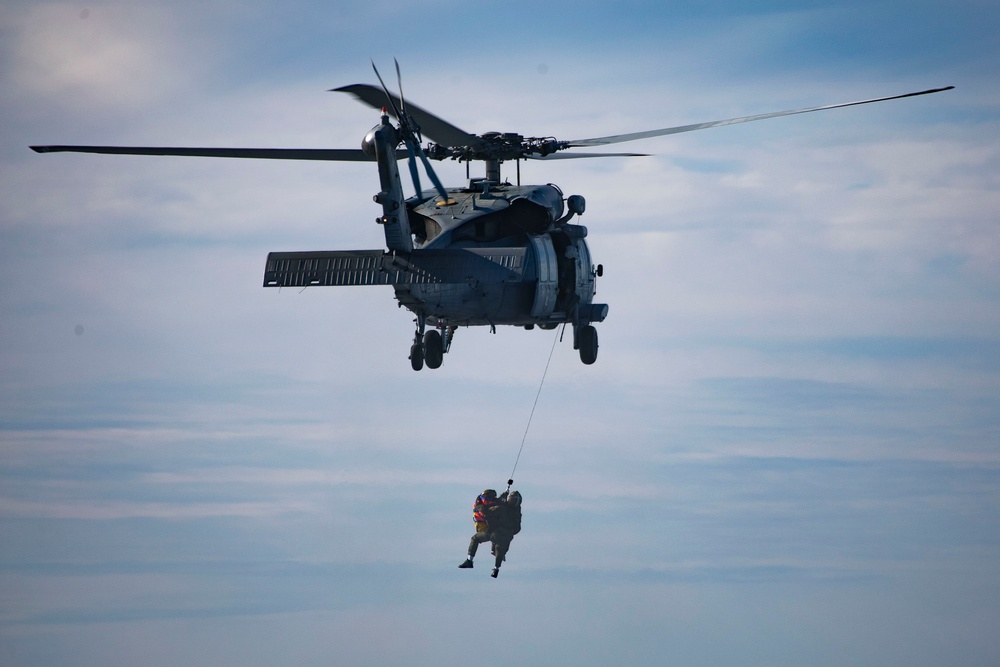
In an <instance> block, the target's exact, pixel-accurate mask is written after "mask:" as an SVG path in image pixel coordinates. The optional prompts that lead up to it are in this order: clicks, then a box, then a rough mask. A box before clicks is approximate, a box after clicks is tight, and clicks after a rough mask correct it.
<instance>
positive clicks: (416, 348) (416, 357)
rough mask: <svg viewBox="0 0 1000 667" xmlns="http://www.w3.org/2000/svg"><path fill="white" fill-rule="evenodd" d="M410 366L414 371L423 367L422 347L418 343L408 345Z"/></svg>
mask: <svg viewBox="0 0 1000 667" xmlns="http://www.w3.org/2000/svg"><path fill="white" fill-rule="evenodd" d="M410 366H411V367H412V368H413V370H415V371H419V370H420V369H421V368H423V367H424V347H423V345H421V344H420V343H414V344H413V345H411V346H410Z"/></svg>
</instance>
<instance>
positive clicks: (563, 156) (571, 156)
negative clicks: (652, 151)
mask: <svg viewBox="0 0 1000 667" xmlns="http://www.w3.org/2000/svg"><path fill="white" fill-rule="evenodd" d="M586 157H649V153H549V154H548V155H532V154H530V153H527V154H525V156H524V159H525V160H575V159H576V158H586Z"/></svg>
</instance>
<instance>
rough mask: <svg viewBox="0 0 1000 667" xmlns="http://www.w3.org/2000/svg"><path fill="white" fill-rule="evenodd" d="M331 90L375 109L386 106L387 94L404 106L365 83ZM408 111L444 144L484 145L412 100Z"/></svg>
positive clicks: (472, 146)
mask: <svg viewBox="0 0 1000 667" xmlns="http://www.w3.org/2000/svg"><path fill="white" fill-rule="evenodd" d="M330 92H338V93H349V94H351V95H353V96H354V97H355V98H356V99H358V100H360V101H361V102H363V103H364V104H367V105H368V106H370V107H372V108H373V109H381V108H383V107H384V106H385V104H384V102H385V96H386V95H389V99H390V100H391V101H392V105H394V106H395V107H396V108H401V107H402V100H400V99H399V98H398V97H396V96H395V95H393V94H392V93H389V92H388V91H383V90H382V89H380V88H376V87H375V86H369V85H368V84H365V83H355V84H352V85H350V86H341V87H340V88H334V89H332V90H331V91H330ZM406 113H407V114H409V115H410V116H412V117H413V119H414V120H415V121H417V125H419V126H420V132H421V133H422V134H423V135H425V136H427V137H429V138H430V139H431V140H432V141H434V142H436V143H438V144H441V145H442V146H469V147H471V148H480V147H482V146H483V141H482V140H481V139H480V138H479V137H477V136H476V135H474V134H470V133H468V132H466V131H465V130H462V129H460V128H457V127H455V126H454V125H452V124H451V123H449V122H448V121H446V120H444V119H442V118H439V117H438V116H435V115H434V114H432V113H431V112H429V111H426V110H425V109H421V108H420V107H418V106H417V105H416V104H413V103H412V102H407V104H406ZM397 118H398V116H397Z"/></svg>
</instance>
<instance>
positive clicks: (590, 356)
mask: <svg viewBox="0 0 1000 667" xmlns="http://www.w3.org/2000/svg"><path fill="white" fill-rule="evenodd" d="M577 346H578V347H579V348H580V361H582V362H583V363H585V364H587V365H588V366H589V365H590V364H592V363H594V362H595V361H597V329H595V328H594V327H592V326H591V325H589V324H587V325H584V326H582V327H580V331H579V332H578V333H577Z"/></svg>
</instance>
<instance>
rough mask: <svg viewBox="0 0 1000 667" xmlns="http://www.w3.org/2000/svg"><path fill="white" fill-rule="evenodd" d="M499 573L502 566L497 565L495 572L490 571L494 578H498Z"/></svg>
mask: <svg viewBox="0 0 1000 667" xmlns="http://www.w3.org/2000/svg"><path fill="white" fill-rule="evenodd" d="M498 574H500V568H499V567H495V568H493V572H492V573H490V576H491V577H493V578H494V579H496V578H497V575H498Z"/></svg>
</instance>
